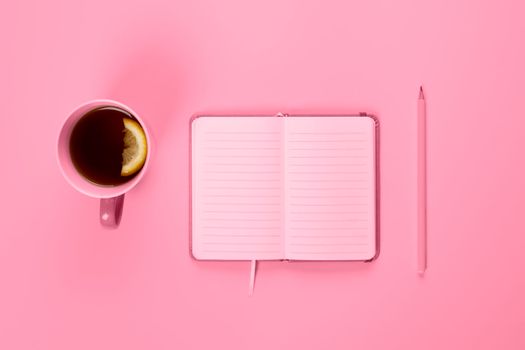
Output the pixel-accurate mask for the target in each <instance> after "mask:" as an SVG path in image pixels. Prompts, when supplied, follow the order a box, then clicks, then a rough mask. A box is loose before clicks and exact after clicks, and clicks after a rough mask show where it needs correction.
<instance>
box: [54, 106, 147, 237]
mask: <svg viewBox="0 0 525 350" xmlns="http://www.w3.org/2000/svg"><path fill="white" fill-rule="evenodd" d="M101 107H116V108H119V109H122V110H124V111H126V112H128V113H129V114H131V115H132V116H133V117H134V118H135V119H136V120H137V121H138V122H139V123H140V125H141V126H142V129H143V130H144V133H145V134H146V141H147V144H148V153H147V156H146V162H145V163H144V166H143V167H142V169H141V170H140V172H139V173H138V174H137V175H136V176H135V177H133V178H132V179H130V180H129V181H127V182H124V183H122V184H119V185H115V186H104V185H98V184H96V183H93V182H91V181H89V180H87V179H86V178H85V177H84V176H82V175H81V174H80V173H79V172H78V171H77V169H76V168H75V165H74V164H73V161H72V159H71V154H70V149H69V142H70V138H71V132H72V131H73V128H74V127H75V125H76V124H77V122H78V121H79V120H80V119H81V118H82V117H83V116H84V115H86V114H87V113H88V112H90V111H92V110H94V109H97V108H101ZM57 150H58V153H57V155H58V164H59V167H60V170H61V171H62V174H63V175H64V177H65V178H66V180H67V181H68V182H69V184H71V186H73V187H74V188H75V189H76V190H77V191H79V192H81V193H83V194H85V195H87V196H90V197H93V198H100V223H101V224H102V226H104V227H108V228H117V227H118V225H119V224H120V219H121V217H122V209H123V206H124V195H125V194H126V192H128V191H129V190H131V189H132V188H133V187H135V186H136V185H137V184H138V183H139V182H140V180H141V179H142V177H143V176H144V174H145V173H146V170H147V169H148V165H149V162H150V157H151V137H150V134H149V132H148V129H147V128H146V125H145V124H144V121H143V120H142V119H140V117H139V116H138V115H137V113H135V112H134V111H133V110H132V109H131V108H129V107H128V106H126V105H124V104H122V103H120V102H116V101H112V100H93V101H90V102H87V103H85V104H83V105H81V106H79V107H77V108H76V109H75V110H74V111H73V112H72V113H71V114H70V115H69V117H67V119H66V120H65V121H64V123H63V124H62V127H61V129H60V133H59V136H58V149H57Z"/></svg>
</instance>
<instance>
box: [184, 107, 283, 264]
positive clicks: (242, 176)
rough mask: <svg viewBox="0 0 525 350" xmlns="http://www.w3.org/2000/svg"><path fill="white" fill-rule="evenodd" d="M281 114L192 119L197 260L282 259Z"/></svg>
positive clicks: (195, 251)
mask: <svg viewBox="0 0 525 350" xmlns="http://www.w3.org/2000/svg"><path fill="white" fill-rule="evenodd" d="M282 129H283V124H282V120H281V118H273V117H199V118H196V119H195V120H194V121H193V123H192V253H193V255H194V256H195V258H197V259H205V260H206V259H211V260H252V259H255V260H270V259H283V258H284V246H283V235H282V232H283V225H282V224H283V220H282V213H283V198H282V193H283V181H282V178H283V176H282V172H283V169H284V168H283V161H282V153H283V152H282V150H283V148H282V147H281V146H282Z"/></svg>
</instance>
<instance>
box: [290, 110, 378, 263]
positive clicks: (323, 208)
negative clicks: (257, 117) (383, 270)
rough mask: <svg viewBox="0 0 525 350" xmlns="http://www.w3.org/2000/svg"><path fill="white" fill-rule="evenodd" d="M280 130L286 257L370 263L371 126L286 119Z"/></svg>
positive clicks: (348, 120) (361, 120) (360, 121)
mask: <svg viewBox="0 0 525 350" xmlns="http://www.w3.org/2000/svg"><path fill="white" fill-rule="evenodd" d="M285 130H286V131H285V132H286V135H285V140H286V141H285V154H286V160H285V213H286V215H285V216H286V222H285V230H286V234H285V255H286V257H287V258H288V259H297V260H368V259H371V258H372V257H373V256H374V255H375V252H376V221H375V219H376V218H375V215H376V213H375V201H376V194H375V191H376V188H375V170H376V169H375V121H374V120H373V119H372V118H370V117H361V116H353V117H340V116H337V117H290V118H287V119H286V128H285Z"/></svg>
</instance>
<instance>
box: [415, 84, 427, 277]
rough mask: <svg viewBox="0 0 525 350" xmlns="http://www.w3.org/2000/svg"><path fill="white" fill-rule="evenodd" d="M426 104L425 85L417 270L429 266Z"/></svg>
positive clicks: (420, 123) (421, 114) (420, 112)
mask: <svg viewBox="0 0 525 350" xmlns="http://www.w3.org/2000/svg"><path fill="white" fill-rule="evenodd" d="M426 118H427V116H426V105H425V95H424V94H423V87H422V86H420V87H419V98H418V100H417V271H418V273H419V274H420V275H423V274H424V273H425V270H426V268H427V145H426Z"/></svg>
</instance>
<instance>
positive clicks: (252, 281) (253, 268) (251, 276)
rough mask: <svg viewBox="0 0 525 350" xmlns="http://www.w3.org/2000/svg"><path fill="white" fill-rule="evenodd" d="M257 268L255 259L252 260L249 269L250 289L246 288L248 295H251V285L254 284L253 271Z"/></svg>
mask: <svg viewBox="0 0 525 350" xmlns="http://www.w3.org/2000/svg"><path fill="white" fill-rule="evenodd" d="M256 270H257V260H252V264H251V269H250V289H249V290H248V295H249V296H252V295H253V287H254V286H255V272H256Z"/></svg>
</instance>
